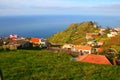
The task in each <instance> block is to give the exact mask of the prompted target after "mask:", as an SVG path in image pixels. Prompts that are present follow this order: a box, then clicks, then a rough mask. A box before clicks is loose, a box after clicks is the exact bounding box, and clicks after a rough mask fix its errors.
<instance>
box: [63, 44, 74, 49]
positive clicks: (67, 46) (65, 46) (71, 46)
mask: <svg viewBox="0 0 120 80" xmlns="http://www.w3.org/2000/svg"><path fill="white" fill-rule="evenodd" d="M71 48H73V44H64V45H63V46H62V49H71Z"/></svg>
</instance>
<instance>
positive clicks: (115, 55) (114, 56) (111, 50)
mask: <svg viewBox="0 0 120 80" xmlns="http://www.w3.org/2000/svg"><path fill="white" fill-rule="evenodd" d="M105 53H106V54H105V55H106V56H107V57H108V58H109V59H112V62H113V65H116V60H117V58H118V52H117V50H116V49H114V48H109V49H108V50H106V52H105Z"/></svg>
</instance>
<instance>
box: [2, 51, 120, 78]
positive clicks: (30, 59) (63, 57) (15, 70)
mask: <svg viewBox="0 0 120 80" xmlns="http://www.w3.org/2000/svg"><path fill="white" fill-rule="evenodd" d="M70 58H71V57H70V56H69V55H67V54H64V53H60V54H57V53H53V52H50V51H46V50H41V51H40V50H17V51H9V52H6V51H5V52H0V67H1V69H2V72H3V76H4V79H5V80H119V76H120V73H119V72H120V67H119V66H109V65H97V64H89V63H81V62H76V61H71V60H70Z"/></svg>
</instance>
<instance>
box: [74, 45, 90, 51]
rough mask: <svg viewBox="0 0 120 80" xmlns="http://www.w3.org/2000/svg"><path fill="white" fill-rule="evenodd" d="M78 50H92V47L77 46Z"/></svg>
mask: <svg viewBox="0 0 120 80" xmlns="http://www.w3.org/2000/svg"><path fill="white" fill-rule="evenodd" d="M74 47H75V48H76V49H81V50H91V49H92V47H90V46H88V45H86V46H82V45H75V46H74Z"/></svg>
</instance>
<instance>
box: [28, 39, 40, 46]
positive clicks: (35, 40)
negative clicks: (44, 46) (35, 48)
mask: <svg viewBox="0 0 120 80" xmlns="http://www.w3.org/2000/svg"><path fill="white" fill-rule="evenodd" d="M30 42H31V43H33V44H36V45H40V43H41V39H39V38H31V39H30Z"/></svg>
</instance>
